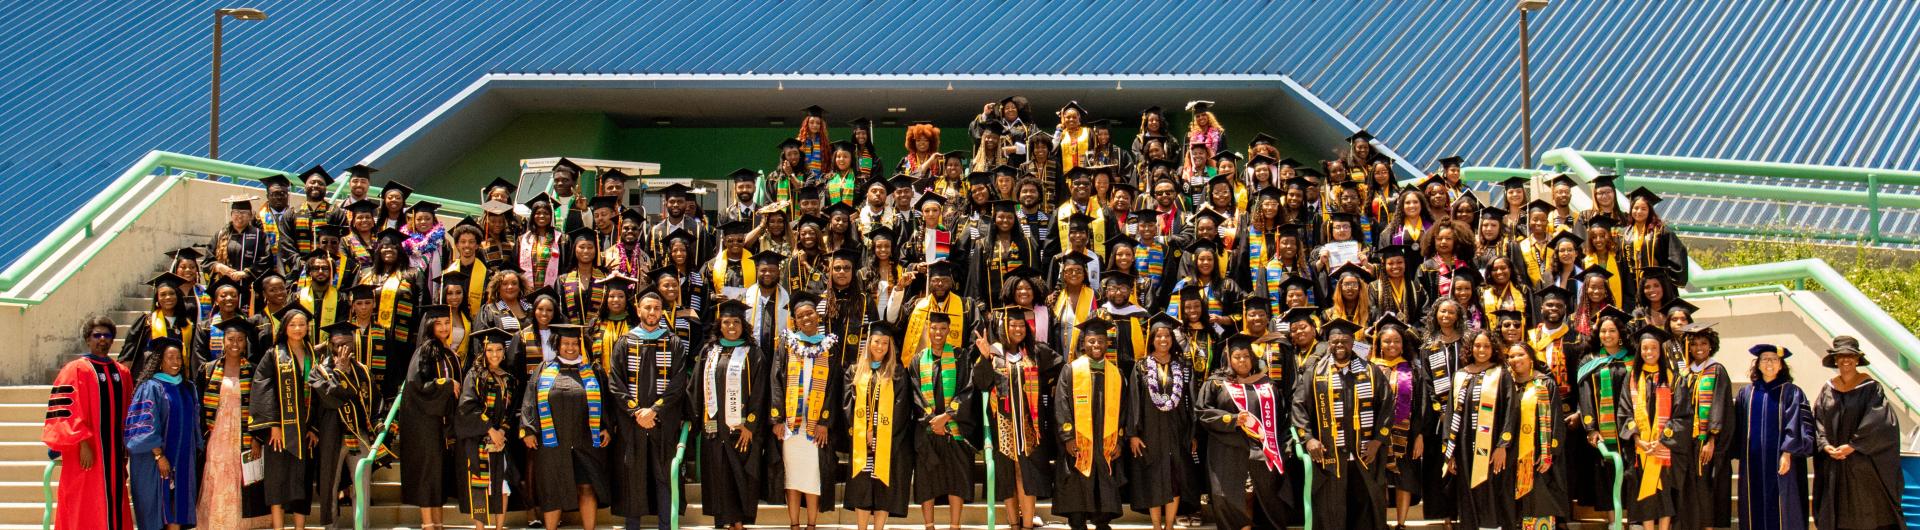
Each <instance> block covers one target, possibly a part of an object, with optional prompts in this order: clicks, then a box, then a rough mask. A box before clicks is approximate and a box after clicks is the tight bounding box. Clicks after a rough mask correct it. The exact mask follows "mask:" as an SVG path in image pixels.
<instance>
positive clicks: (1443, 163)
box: [1440, 155, 1467, 168]
mask: <svg viewBox="0 0 1920 530" xmlns="http://www.w3.org/2000/svg"><path fill="white" fill-rule="evenodd" d="M1466 162H1467V159H1465V158H1462V157H1461V156H1460V155H1447V156H1444V157H1441V158H1440V167H1442V168H1449V167H1460V166H1461V165H1463V164H1465V163H1466Z"/></svg>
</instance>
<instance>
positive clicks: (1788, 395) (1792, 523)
mask: <svg viewBox="0 0 1920 530" xmlns="http://www.w3.org/2000/svg"><path fill="white" fill-rule="evenodd" d="M1747 353H1751V354H1753V357H1754V359H1753V368H1751V369H1749V370H1748V372H1747V377H1748V381H1750V382H1749V383H1748V384H1747V386H1746V387H1745V388H1741V389H1740V393H1739V394H1738V395H1737V396H1735V397H1734V398H1733V403H1731V406H1732V410H1730V411H1729V416H1727V420H1728V422H1727V431H1729V432H1730V433H1731V434H1729V435H1728V437H1727V442H1728V443H1727V447H1726V450H1727V452H1728V453H1729V454H1728V455H1727V456H1728V457H1729V458H1731V459H1733V460H1738V461H1739V464H1738V465H1739V472H1740V529H1741V530H1804V529H1805V528H1806V527H1807V455H1811V454H1814V449H1815V444H1816V443H1817V442H1816V439H1815V433H1814V420H1813V406H1812V405H1809V404H1808V403H1807V394H1806V392H1803V391H1801V390H1800V387H1799V386H1798V385H1795V384H1794V383H1793V370H1791V369H1789V367H1788V366H1787V361H1786V359H1787V358H1788V357H1791V356H1793V351H1792V350H1788V349H1786V348H1780V347H1776V346H1774V345H1772V344H1756V345H1754V346H1753V347H1752V348H1749V349H1748V350H1747ZM1728 472H1729V473H1731V472H1733V470H1732V469H1729V470H1728ZM1788 499H1791V500H1790V501H1789V500H1788ZM1829 513H1832V512H1829ZM1821 528H1829V527H1824V526H1823V527H1821Z"/></svg>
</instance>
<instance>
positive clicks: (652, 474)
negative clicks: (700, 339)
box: [606, 291, 687, 529]
mask: <svg viewBox="0 0 1920 530" xmlns="http://www.w3.org/2000/svg"><path fill="white" fill-rule="evenodd" d="M664 300H665V299H664V298H663V297H662V296H661V295H660V293H659V292H658V291H648V292H647V293H645V294H642V295H640V299H639V302H638V303H637V304H636V305H635V308H636V313H637V316H638V317H639V319H638V320H636V321H635V324H634V327H633V329H631V330H629V331H627V333H625V334H623V335H621V336H620V338H619V339H616V340H615V342H614V344H613V365H612V366H608V367H606V371H607V383H608V385H607V386H608V387H609V388H610V389H611V392H612V395H613V396H614V398H615V399H613V400H611V401H613V402H616V403H618V404H619V406H618V407H616V409H617V410H619V411H620V414H618V415H616V416H615V420H614V421H613V424H614V425H615V426H616V427H615V429H616V432H617V433H618V434H619V436H616V437H615V439H614V442H615V443H614V448H615V451H614V454H613V455H612V457H611V458H612V459H613V462H614V469H615V470H616V471H617V475H618V477H617V478H616V479H615V480H614V482H615V485H616V487H617V488H618V490H617V494H616V495H613V500H614V503H613V514H614V515H616V516H620V517H624V518H626V526H627V528H639V527H640V518H641V517H644V516H648V515H651V516H655V517H658V518H659V519H660V521H659V525H660V528H662V529H665V528H667V527H668V526H669V523H670V522H671V516H670V514H672V513H673V512H674V511H675V510H679V509H680V507H679V506H672V505H670V504H669V503H670V502H672V492H673V488H676V487H678V486H677V485H675V484H674V483H673V482H672V480H671V478H672V475H671V474H670V473H669V472H670V471H672V469H671V468H672V466H673V454H674V450H675V448H676V445H677V444H678V443H679V436H680V423H681V420H682V419H683V418H684V417H685V407H686V396H687V370H686V359H687V356H686V354H687V352H686V350H685V346H684V343H682V342H681V339H680V336H679V335H675V334H674V333H673V329H672V328H670V327H668V326H667V317H666V314H665V312H664V311H665V310H664V305H663V302H664Z"/></svg>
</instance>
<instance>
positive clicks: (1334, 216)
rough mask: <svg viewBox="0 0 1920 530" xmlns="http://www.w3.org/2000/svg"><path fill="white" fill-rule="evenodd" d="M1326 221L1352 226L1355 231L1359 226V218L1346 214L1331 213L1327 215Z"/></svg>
mask: <svg viewBox="0 0 1920 530" xmlns="http://www.w3.org/2000/svg"><path fill="white" fill-rule="evenodd" d="M1327 221H1328V222H1337V223H1347V224H1348V225H1351V226H1353V227H1354V229H1355V230H1358V229H1359V226H1360V218H1359V217H1357V216H1355V215H1353V214H1350V213H1347V212H1333V213H1330V214H1327Z"/></svg>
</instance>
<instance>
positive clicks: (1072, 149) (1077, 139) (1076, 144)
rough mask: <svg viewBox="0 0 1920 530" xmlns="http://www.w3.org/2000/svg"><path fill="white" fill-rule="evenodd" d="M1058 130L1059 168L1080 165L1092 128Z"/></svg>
mask: <svg viewBox="0 0 1920 530" xmlns="http://www.w3.org/2000/svg"><path fill="white" fill-rule="evenodd" d="M1060 132H1061V134H1060V135H1059V138H1058V140H1059V142H1058V143H1059V144H1060V170H1061V171H1068V170H1071V169H1073V168H1076V167H1080V162H1081V159H1083V158H1086V156H1087V143H1088V141H1089V138H1091V137H1092V135H1093V134H1092V133H1093V129H1092V128H1090V127H1081V128H1080V130H1077V131H1069V130H1066V129H1061V130H1060ZM1062 233H1065V232H1062Z"/></svg>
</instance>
